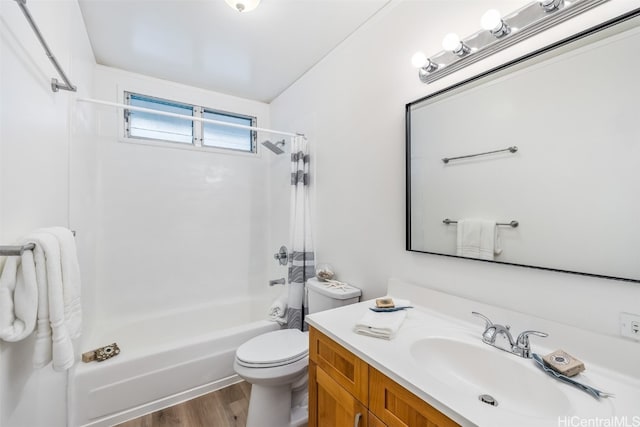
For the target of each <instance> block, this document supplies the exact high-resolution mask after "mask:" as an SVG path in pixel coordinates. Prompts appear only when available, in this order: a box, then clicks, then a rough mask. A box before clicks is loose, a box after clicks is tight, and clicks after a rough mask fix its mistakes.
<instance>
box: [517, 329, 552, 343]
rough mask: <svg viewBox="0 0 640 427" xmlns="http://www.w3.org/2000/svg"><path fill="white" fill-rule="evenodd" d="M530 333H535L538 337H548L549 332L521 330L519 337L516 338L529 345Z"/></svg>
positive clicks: (519, 341)
mask: <svg viewBox="0 0 640 427" xmlns="http://www.w3.org/2000/svg"><path fill="white" fill-rule="evenodd" d="M529 335H535V336H537V337H542V338H545V337H548V336H549V334H548V333H546V332H540V331H524V332H521V333H520V335H518V339H517V340H516V342H517V343H518V344H522V345H528V344H529Z"/></svg>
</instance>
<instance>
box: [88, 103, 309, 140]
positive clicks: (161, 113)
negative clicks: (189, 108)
mask: <svg viewBox="0 0 640 427" xmlns="http://www.w3.org/2000/svg"><path fill="white" fill-rule="evenodd" d="M76 102H88V103H90V104H98V105H106V106H109V107H116V108H121V109H123V110H130V111H140V112H142V113H151V114H157V115H159V116H167V117H176V118H178V119H185V120H191V121H194V122H203V123H212V124H214V125H220V126H227V127H232V128H238V129H248V130H254V131H257V132H266V133H273V134H278V135H286V136H305V135H304V134H303V133H293V132H284V131H281V130H275V129H266V128H259V127H256V126H247V125H239V124H236V123H228V122H223V121H220V120H211V119H205V118H202V117H192V116H185V115H184V114H176V113H169V112H166V111H158V110H154V109H151V108H143V107H134V106H132V105H127V104H118V103H117V102H110V101H102V100H99V99H92V98H76Z"/></svg>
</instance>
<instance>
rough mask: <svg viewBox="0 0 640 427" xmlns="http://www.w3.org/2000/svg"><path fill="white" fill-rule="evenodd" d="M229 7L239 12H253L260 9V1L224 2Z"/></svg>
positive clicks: (235, 0) (231, 0) (228, 0)
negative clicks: (257, 8)
mask: <svg viewBox="0 0 640 427" xmlns="http://www.w3.org/2000/svg"><path fill="white" fill-rule="evenodd" d="M224 1H225V2H227V4H228V5H229V7H231V8H232V9H233V10H237V11H238V12H251V11H252V10H253V9H255V8H256V7H258V5H259V4H260V0H224Z"/></svg>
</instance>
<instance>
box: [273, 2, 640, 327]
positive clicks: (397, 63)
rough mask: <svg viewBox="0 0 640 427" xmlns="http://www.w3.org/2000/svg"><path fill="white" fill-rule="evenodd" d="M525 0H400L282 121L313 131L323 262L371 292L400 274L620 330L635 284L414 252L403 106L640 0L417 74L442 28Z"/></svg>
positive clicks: (345, 48) (339, 55) (323, 69)
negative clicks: (416, 61) (434, 76)
mask: <svg viewBox="0 0 640 427" xmlns="http://www.w3.org/2000/svg"><path fill="white" fill-rule="evenodd" d="M524 3H526V2H523V1H508V0H502V1H498V0H491V1H489V0H482V1H474V2H452V1H408V0H407V1H395V2H393V3H392V4H391V5H390V6H389V7H387V8H386V9H385V10H383V11H382V12H381V13H379V14H378V15H377V16H376V17H375V18H374V19H373V20H372V21H370V22H369V23H368V24H366V25H365V26H363V27H362V28H361V29H360V30H359V31H358V32H356V33H355V34H354V35H352V36H351V37H350V38H348V39H347V40H346V41H345V42H344V43H343V44H342V45H341V46H340V47H338V48H337V49H336V50H334V51H333V52H332V53H331V54H330V55H328V56H327V57H326V58H324V60H323V61H321V62H320V63H319V64H318V65H317V66H315V67H314V68H313V69H312V70H310V71H309V72H308V73H307V74H306V75H305V76H303V77H302V78H301V79H300V80H298V81H297V82H296V83H295V84H294V85H292V86H291V87H290V88H289V89H288V90H287V91H285V92H284V93H283V94H282V95H281V96H279V97H278V98H277V99H276V100H275V101H274V102H273V103H272V109H271V119H272V124H273V126H274V127H279V128H294V129H297V130H300V131H304V132H306V133H307V135H308V136H309V137H310V140H311V144H312V147H313V149H314V152H313V155H314V159H315V163H314V167H315V169H314V181H315V182H314V184H315V197H316V200H315V206H316V210H315V214H316V216H315V223H316V228H315V231H316V238H315V241H316V250H317V256H318V260H319V261H324V262H330V263H332V264H333V265H334V267H335V269H336V271H337V273H338V278H339V279H341V280H345V281H348V282H351V283H353V284H354V285H356V286H360V287H362V288H364V297H365V298H371V297H375V296H379V295H381V294H383V293H384V291H385V288H386V282H387V279H388V278H389V277H392V276H395V277H399V278H402V279H404V280H407V281H410V282H413V283H419V284H423V285H425V286H430V287H433V288H437V289H441V290H444V291H446V292H449V293H451V294H454V295H459V296H464V297H467V298H471V299H475V300H477V301H482V302H487V303H491V304H494V305H499V306H502V307H507V308H510V309H513V310H516V311H521V312H524V313H531V314H535V315H537V316H540V317H543V318H547V319H550V320H555V321H558V322H561V323H566V324H570V325H575V326H578V327H582V328H585V329H588V330H592V331H595V332H599V333H603V334H609V335H612V336H615V335H617V334H618V316H619V313H620V312H621V311H629V312H640V307H639V306H638V301H640V286H639V285H637V284H631V283H626V282H620V281H612V280H603V279H597V278H593V277H582V276H578V275H569V274H562V273H554V272H549V271H542V270H534V269H527V268H522V267H513V266H504V265H494V264H488V263H483V262H478V261H473V260H461V259H454V258H447V257H439V256H435V255H427V254H420V253H411V252H407V251H405V249H404V248H405V182H404V180H405V166H404V162H405V147H404V144H405V140H404V131H405V129H404V106H405V104H406V103H408V102H411V101H413V100H415V99H418V98H421V97H423V96H426V95H428V94H429V93H432V92H434V91H437V90H440V89H443V88H445V87H447V86H449V85H451V84H453V83H455V82H456V81H460V80H462V79H464V78H467V77H470V76H472V75H475V74H477V73H479V72H481V71H483V70H485V69H488V68H490V67H492V66H495V65H498V64H499V63H501V62H504V61H506V60H508V59H513V58H517V57H519V56H521V55H522V54H524V53H525V52H528V51H531V50H533V49H535V48H538V47H542V46H544V45H546V44H548V43H549V42H550V41H552V40H556V39H559V38H562V37H565V36H569V35H570V34H573V33H575V32H576V31H579V30H581V29H585V28H588V27H590V26H592V25H595V24H597V23H599V22H601V21H604V20H606V19H609V18H612V17H614V16H617V15H618V14H619V13H622V12H623V11H627V10H631V9H633V8H635V7H638V6H640V1H637V0H633V1H631V0H613V1H611V2H608V3H606V4H604V5H601V6H599V7H598V8H597V9H594V10H592V11H590V12H587V13H585V14H584V15H581V16H579V17H578V18H575V19H573V20H572V21H570V22H567V23H564V24H562V25H561V26H558V27H556V28H554V29H552V30H549V31H547V32H546V33H544V34H542V35H539V36H537V37H535V38H532V39H530V40H528V41H526V42H523V43H521V44H519V45H517V46H515V47H512V48H510V49H509V50H505V51H503V52H501V53H500V54H497V55H494V56H493V57H491V58H489V59H487V60H484V61H482V62H481V63H477V64H474V65H473V66H470V67H468V68H467V69H465V70H463V71H460V72H458V73H455V74H454V75H451V76H448V77H446V78H444V79H442V80H440V81H438V82H436V83H434V84H432V85H428V86H427V85H424V84H422V83H420V82H419V80H418V78H417V72H416V70H415V69H413V68H412V67H411V64H410V58H411V56H412V54H413V53H414V52H415V51H417V50H424V51H425V52H426V53H427V54H432V53H435V52H438V51H439V50H440V49H441V48H440V41H441V40H442V36H443V35H444V34H446V33H448V32H450V31H456V32H458V33H459V34H461V35H467V34H471V33H473V32H474V31H476V30H477V29H478V28H479V18H480V16H481V15H482V13H484V11H485V10H487V9H489V8H498V9H500V10H502V11H503V13H508V12H511V11H513V10H515V9H517V8H518V7H520V6H521V5H523V4H524ZM630 250H636V248H630ZM507 320H508V319H507ZM496 321H500V320H496Z"/></svg>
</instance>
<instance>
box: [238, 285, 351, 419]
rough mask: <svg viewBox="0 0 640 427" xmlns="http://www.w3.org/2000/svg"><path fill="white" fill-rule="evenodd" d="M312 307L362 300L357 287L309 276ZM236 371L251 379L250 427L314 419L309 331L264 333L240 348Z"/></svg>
mask: <svg viewBox="0 0 640 427" xmlns="http://www.w3.org/2000/svg"><path fill="white" fill-rule="evenodd" d="M307 290H308V300H309V312H310V313H312V312H318V311H324V310H328V309H331V308H335V307H340V306H343V305H347V304H353V303H355V302H358V300H359V299H360V295H361V291H360V289H358V288H354V287H352V286H346V287H329V286H327V284H326V283H323V282H319V281H318V280H316V279H310V280H309V281H307ZM233 367H234V369H235V371H236V373H237V374H238V375H239V376H240V377H241V378H243V379H244V380H245V381H247V382H248V383H250V384H251V397H250V399H249V413H248V416H247V425H246V427H300V426H304V425H306V424H307V421H308V391H307V379H308V367H309V334H308V333H307V332H302V331H300V330H298V329H281V330H278V331H273V332H268V333H266V334H262V335H259V336H257V337H254V338H252V339H250V340H249V341H247V342H246V343H244V344H242V345H241V346H240V347H238V350H236V358H235V361H234V363H233Z"/></svg>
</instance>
